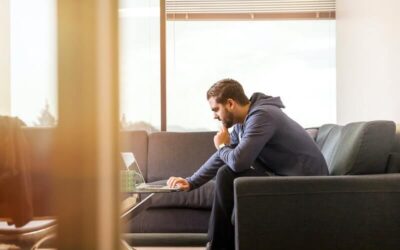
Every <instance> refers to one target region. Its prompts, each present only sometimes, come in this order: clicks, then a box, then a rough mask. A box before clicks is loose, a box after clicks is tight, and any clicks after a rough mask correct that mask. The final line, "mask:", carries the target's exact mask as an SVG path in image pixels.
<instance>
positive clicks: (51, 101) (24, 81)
mask: <svg viewBox="0 0 400 250" xmlns="http://www.w3.org/2000/svg"><path fill="white" fill-rule="evenodd" d="M9 4H10V5H9V7H10V34H9V37H10V48H9V49H10V61H9V69H10V83H9V84H10V93H9V95H10V97H11V98H10V105H9V107H10V110H9V111H8V113H9V114H11V115H12V116H18V117H19V118H20V119H22V120H23V121H24V122H25V123H26V124H27V125H28V126H53V125H55V123H56V117H57V93H56V92H57V57H56V50H57V48H56V41H57V39H56V37H57V34H56V27H57V22H56V1H55V0H35V1H29V0H12V1H10V2H9ZM3 84H7V83H3Z"/></svg>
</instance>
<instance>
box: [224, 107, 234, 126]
mask: <svg viewBox="0 0 400 250" xmlns="http://www.w3.org/2000/svg"><path fill="white" fill-rule="evenodd" d="M225 113H226V117H225V119H222V120H221V122H222V124H223V125H224V127H225V128H230V127H232V126H233V124H234V123H235V122H234V118H233V113H232V112H229V111H228V110H225Z"/></svg>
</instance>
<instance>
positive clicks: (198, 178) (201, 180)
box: [186, 126, 239, 189]
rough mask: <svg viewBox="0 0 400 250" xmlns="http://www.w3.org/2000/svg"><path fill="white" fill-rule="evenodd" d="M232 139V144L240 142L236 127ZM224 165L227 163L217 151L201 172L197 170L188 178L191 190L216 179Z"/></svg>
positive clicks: (231, 134)
mask: <svg viewBox="0 0 400 250" xmlns="http://www.w3.org/2000/svg"><path fill="white" fill-rule="evenodd" d="M230 137H231V144H232V145H236V144H237V143H238V141H239V139H238V134H237V128H236V126H235V128H234V129H233V130H232V132H231V133H230ZM222 165H225V162H223V161H222V160H221V159H220V158H219V155H218V151H217V152H215V153H214V154H213V155H212V156H211V157H210V158H209V159H208V160H207V161H206V162H205V163H204V164H203V165H202V166H201V167H200V168H199V170H197V171H196V172H195V173H194V174H193V175H192V176H190V177H188V178H186V180H187V181H188V182H189V183H190V189H196V188H198V187H200V186H201V185H203V184H205V183H206V182H208V181H209V180H211V179H212V178H214V176H215V175H216V174H217V172H218V169H219V168H220V167H221V166H222Z"/></svg>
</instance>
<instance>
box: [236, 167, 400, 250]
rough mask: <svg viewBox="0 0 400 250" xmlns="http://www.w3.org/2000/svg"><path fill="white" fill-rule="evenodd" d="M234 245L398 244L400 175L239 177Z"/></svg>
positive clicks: (323, 246) (350, 246)
mask: <svg viewBox="0 0 400 250" xmlns="http://www.w3.org/2000/svg"><path fill="white" fill-rule="evenodd" d="M234 189H235V230H236V246H237V248H236V249H266V248H268V249H398V246H399V245H400V237H399V235H400V212H399V211H400V174H382V175H364V176H313V177H241V178H238V179H236V180H235V183H234Z"/></svg>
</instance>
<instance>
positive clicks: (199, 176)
mask: <svg viewBox="0 0 400 250" xmlns="http://www.w3.org/2000/svg"><path fill="white" fill-rule="evenodd" d="M224 164H225V163H224V162H223V161H222V160H221V159H220V158H219V156H218V152H215V153H214V154H213V155H212V156H211V157H210V158H209V159H208V160H207V161H206V162H205V163H204V164H203V165H202V166H201V167H200V168H199V169H198V170H197V171H196V172H195V173H194V174H193V175H192V176H190V177H188V178H186V180H187V181H188V182H189V184H190V189H195V188H198V187H200V186H201V185H203V184H205V183H206V182H208V181H209V180H211V179H212V178H214V176H215V175H216V174H217V172H218V169H219V168H220V167H221V166H222V165H224Z"/></svg>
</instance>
